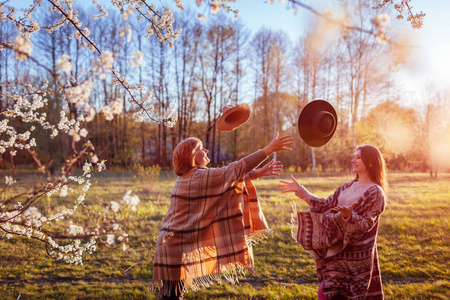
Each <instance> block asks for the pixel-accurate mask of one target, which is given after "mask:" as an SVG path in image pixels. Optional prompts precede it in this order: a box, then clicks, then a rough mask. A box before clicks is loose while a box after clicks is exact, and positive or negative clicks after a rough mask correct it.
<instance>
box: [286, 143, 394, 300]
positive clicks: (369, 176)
mask: <svg viewBox="0 0 450 300" xmlns="http://www.w3.org/2000/svg"><path fill="white" fill-rule="evenodd" d="M352 165H353V172H354V173H355V174H356V178H355V179H354V180H352V181H350V182H347V183H345V184H343V185H342V186H340V187H339V188H338V189H337V190H336V191H335V192H334V193H333V194H332V195H331V196H329V197H328V198H319V197H317V196H314V195H313V194H311V193H309V192H308V190H306V188H305V187H303V186H302V185H300V184H299V183H298V182H297V180H296V179H295V178H294V177H293V176H292V181H291V182H287V181H281V183H282V184H281V185H280V186H279V187H280V188H279V189H280V190H281V191H282V192H295V195H296V196H297V197H299V198H300V199H302V200H304V201H305V202H306V203H307V204H308V205H309V206H310V211H309V212H299V213H298V214H297V218H298V219H297V220H295V218H294V219H293V224H292V225H293V229H294V226H295V225H296V223H298V230H297V233H295V230H293V237H294V238H295V239H296V240H297V242H298V243H299V244H300V245H301V246H302V247H303V248H304V249H305V250H306V251H307V252H308V253H310V254H311V255H312V256H313V257H314V259H315V262H316V267H317V275H318V278H319V282H320V287H319V292H318V295H319V300H323V299H352V300H363V299H364V300H365V299H378V300H381V299H384V295H383V289H382V284H381V275H380V267H379V263H378V251H377V235H378V222H379V218H380V215H381V213H382V212H383V211H384V208H385V202H386V200H385V198H386V197H385V191H386V190H387V182H386V167H385V161H384V158H383V156H382V154H381V152H380V151H379V150H378V149H377V148H375V147H373V146H370V145H365V146H361V147H359V148H358V149H357V150H356V152H355V155H354V157H353V159H352ZM293 217H295V214H294V216H293ZM297 221H298V222H297Z"/></svg>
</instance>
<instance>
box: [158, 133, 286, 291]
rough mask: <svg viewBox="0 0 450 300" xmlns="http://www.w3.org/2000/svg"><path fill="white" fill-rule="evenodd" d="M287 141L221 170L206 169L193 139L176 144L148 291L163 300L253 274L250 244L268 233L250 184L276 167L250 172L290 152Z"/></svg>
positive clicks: (203, 151)
mask: <svg viewBox="0 0 450 300" xmlns="http://www.w3.org/2000/svg"><path fill="white" fill-rule="evenodd" d="M292 141H293V139H292V138H291V137H290V136H283V137H281V138H278V133H277V134H276V135H275V137H274V139H273V140H272V141H271V142H270V143H269V144H268V145H267V146H266V147H264V149H262V150H259V151H256V152H255V153H253V154H250V155H248V156H246V157H244V158H242V159H240V160H239V161H236V162H233V163H230V164H229V165H228V166H226V167H223V168H207V167H206V165H207V164H208V163H209V158H208V156H207V154H208V150H207V149H205V148H204V147H203V144H202V142H201V141H200V140H199V139H197V138H188V139H186V140H184V141H182V142H181V143H179V144H178V145H177V147H176V148H175V150H174V153H173V166H174V171H175V174H176V175H177V176H178V177H177V180H176V182H175V186H174V188H173V191H172V195H171V200H170V206H169V211H168V212H167V216H166V217H165V218H164V220H163V224H162V227H161V230H160V232H159V234H158V239H157V241H156V249H155V259H154V263H153V281H152V283H151V286H150V287H151V288H152V289H156V290H159V291H160V292H161V294H162V295H163V299H181V298H182V297H183V294H184V293H185V291H187V290H189V289H191V290H196V289H199V288H201V287H206V286H209V285H210V284H211V283H213V282H221V281H222V279H226V280H227V281H229V282H231V283H234V282H236V281H237V280H238V277H239V275H241V274H242V273H243V271H245V270H248V271H252V269H253V252H252V244H253V243H255V242H257V241H258V240H260V239H261V238H264V237H265V234H266V233H267V231H268V230H269V228H268V226H267V224H266V221H265V218H264V215H263V213H262V211H261V209H260V206H259V201H258V198H257V195H256V190H255V188H254V186H253V184H252V181H251V180H252V179H255V178H258V177H261V176H269V175H277V174H278V173H277V172H278V171H279V170H281V165H280V164H279V162H273V161H272V162H270V163H269V164H267V165H266V166H264V167H263V168H261V169H258V170H254V169H255V168H256V167H257V166H258V165H259V164H261V163H262V162H263V161H264V160H265V159H266V158H267V157H268V156H269V155H271V154H272V153H273V152H276V151H282V150H291V149H290V148H288V147H287V146H288V145H291V144H292V143H293V142H292Z"/></svg>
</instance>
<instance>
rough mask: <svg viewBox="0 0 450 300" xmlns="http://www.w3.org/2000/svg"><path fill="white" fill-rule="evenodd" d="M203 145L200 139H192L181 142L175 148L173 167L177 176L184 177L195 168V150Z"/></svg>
mask: <svg viewBox="0 0 450 300" xmlns="http://www.w3.org/2000/svg"><path fill="white" fill-rule="evenodd" d="M201 143H202V141H200V140H199V139H198V138H195V137H190V138H187V139H185V140H183V141H181V142H180V143H179V144H178V145H177V146H176V147H175V150H173V157H172V165H173V169H174V170H173V171H174V172H175V174H176V175H177V176H182V175H184V174H185V173H187V172H188V171H189V170H191V169H192V168H193V167H195V162H194V156H195V148H197V147H198V146H199V145H200V144H201Z"/></svg>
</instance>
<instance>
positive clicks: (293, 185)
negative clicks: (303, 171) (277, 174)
mask: <svg viewBox="0 0 450 300" xmlns="http://www.w3.org/2000/svg"><path fill="white" fill-rule="evenodd" d="M291 179H292V181H291V182H289V181H283V180H280V182H281V183H282V184H279V185H278V190H279V191H281V192H282V193H287V192H294V193H296V192H297V191H298V190H299V189H300V187H301V184H300V183H298V181H297V179H295V177H294V175H291Z"/></svg>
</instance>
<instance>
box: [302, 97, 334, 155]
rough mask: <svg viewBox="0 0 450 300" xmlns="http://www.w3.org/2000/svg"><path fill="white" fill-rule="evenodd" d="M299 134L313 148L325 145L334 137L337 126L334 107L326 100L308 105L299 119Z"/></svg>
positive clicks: (315, 101)
mask: <svg viewBox="0 0 450 300" xmlns="http://www.w3.org/2000/svg"><path fill="white" fill-rule="evenodd" d="M297 126H298V132H299V134H300V137H301V138H302V139H303V141H304V142H305V143H306V144H308V145H309V146H311V147H320V146H323V145H325V144H326V143H327V142H328V141H329V140H330V139H331V137H332V136H333V134H334V132H335V131H336V126H337V114H336V111H335V110H334V107H333V106H332V105H331V104H330V103H328V102H327V101H325V100H314V101H311V102H310V103H308V104H307V105H306V106H305V107H304V108H303V110H302V112H301V113H300V116H299V117H298V125H297Z"/></svg>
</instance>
